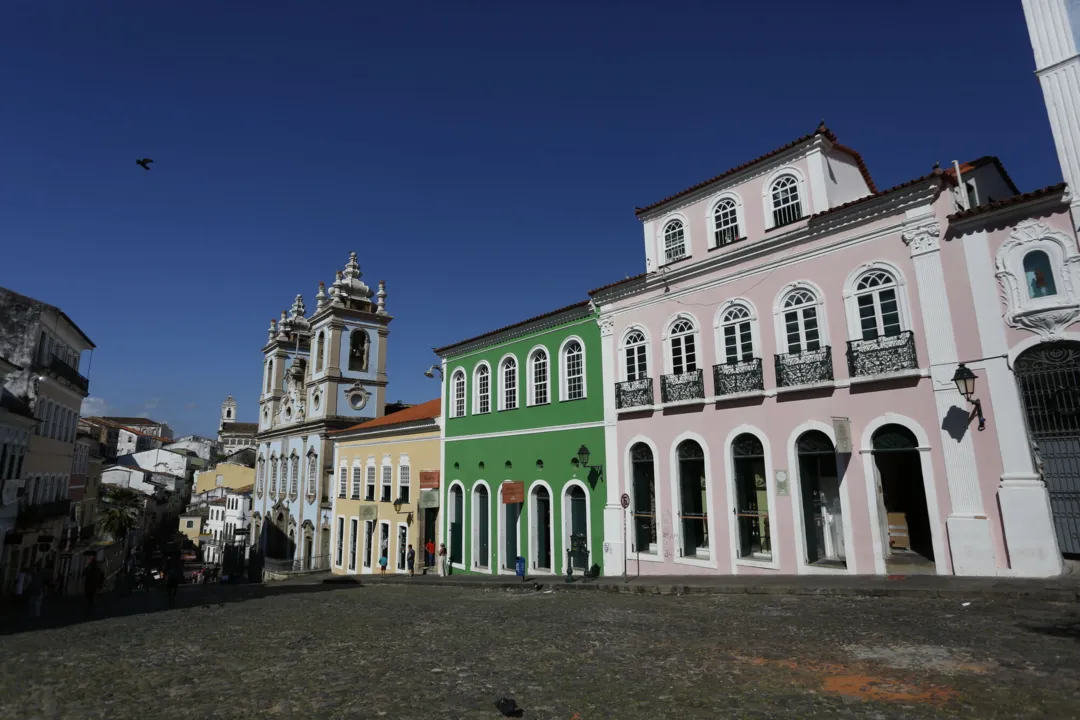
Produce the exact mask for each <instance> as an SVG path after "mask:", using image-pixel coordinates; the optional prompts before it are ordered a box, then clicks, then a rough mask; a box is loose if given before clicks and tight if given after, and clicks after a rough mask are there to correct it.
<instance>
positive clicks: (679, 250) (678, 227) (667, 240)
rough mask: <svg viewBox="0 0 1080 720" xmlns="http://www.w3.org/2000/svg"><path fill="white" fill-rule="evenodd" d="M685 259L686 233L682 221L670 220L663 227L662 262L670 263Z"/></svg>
mask: <svg viewBox="0 0 1080 720" xmlns="http://www.w3.org/2000/svg"><path fill="white" fill-rule="evenodd" d="M683 257H686V231H685V229H684V228H683V222H682V220H672V221H671V222H669V223H668V224H667V225H665V226H664V260H665V262H672V261H674V260H678V259H679V258H683Z"/></svg>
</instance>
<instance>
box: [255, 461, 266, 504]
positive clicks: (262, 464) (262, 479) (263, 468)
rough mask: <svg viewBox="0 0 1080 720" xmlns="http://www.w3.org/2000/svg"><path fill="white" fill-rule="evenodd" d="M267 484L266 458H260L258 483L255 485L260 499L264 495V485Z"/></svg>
mask: <svg viewBox="0 0 1080 720" xmlns="http://www.w3.org/2000/svg"><path fill="white" fill-rule="evenodd" d="M265 482H266V460H265V459H264V458H261V457H260V458H259V471H258V474H257V481H256V483H255V488H256V491H257V492H258V494H259V497H262V495H263V484H264V483H265Z"/></svg>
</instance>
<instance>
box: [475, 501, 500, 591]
mask: <svg viewBox="0 0 1080 720" xmlns="http://www.w3.org/2000/svg"><path fill="white" fill-rule="evenodd" d="M479 487H482V488H484V492H485V493H486V494H487V512H488V553H487V557H486V558H481V556H480V553H479V552H478V551H477V547H478V546H479V544H480V524H479V522H477V511H478V510H479V509H480V503H479V497H478V496H477V494H476V489H477V488H479ZM469 496H470V498H469V505H470V510H471V513H470V517H469V536H470V537H471V538H472V545H471V547H470V548H469V559H470V560H471V561H472V562H471V563H470V565H469V569H470V570H471V571H472V572H477V573H484V572H487V573H494V572H495V570H496V569H497V568H493V567H491V565H492V562H491V497H492V496H491V486H489V485H488V483H487V480H477V481H476V482H474V483H473V484H472V489H471V491H470V492H469ZM481 559H483V560H484V561H485V562H486V563H487V565H486V566H483V565H480V564H479V562H478V561H479V560H481ZM495 564H496V565H498V563H497V562H496V563H495Z"/></svg>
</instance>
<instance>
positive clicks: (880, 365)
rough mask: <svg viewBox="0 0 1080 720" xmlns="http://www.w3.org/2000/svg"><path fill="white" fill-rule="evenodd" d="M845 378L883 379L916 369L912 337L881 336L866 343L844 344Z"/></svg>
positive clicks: (916, 362)
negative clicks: (845, 345) (883, 376)
mask: <svg viewBox="0 0 1080 720" xmlns="http://www.w3.org/2000/svg"><path fill="white" fill-rule="evenodd" d="M847 362H848V375H849V376H851V377H869V376H874V375H887V374H889V373H894V372H900V371H902V370H915V369H917V368H918V367H919V362H918V359H917V357H916V355H915V333H913V332H911V331H910V330H905V331H904V332H901V333H897V334H895V335H881V336H879V337H876V338H873V339H870V340H850V341H848V344H847Z"/></svg>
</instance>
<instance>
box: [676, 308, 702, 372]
mask: <svg viewBox="0 0 1080 720" xmlns="http://www.w3.org/2000/svg"><path fill="white" fill-rule="evenodd" d="M694 335H695V330H694V324H693V323H692V322H690V321H689V320H685V319H682V320H676V321H675V324H674V325H672V326H671V332H670V333H669V341H670V343H671V372H672V373H673V374H675V375H682V374H683V373H691V372H695V371H697V369H698V366H697V345H696V341H695V338H694Z"/></svg>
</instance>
